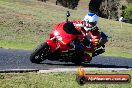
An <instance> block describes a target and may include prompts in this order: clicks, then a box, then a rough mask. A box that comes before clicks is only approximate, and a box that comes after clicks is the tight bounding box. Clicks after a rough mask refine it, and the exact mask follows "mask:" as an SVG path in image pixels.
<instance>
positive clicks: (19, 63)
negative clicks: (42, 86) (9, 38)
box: [0, 48, 132, 70]
mask: <svg viewBox="0 0 132 88" xmlns="http://www.w3.org/2000/svg"><path fill="white" fill-rule="evenodd" d="M30 53H31V51H27V50H13V49H3V48H0V70H13V69H20V70H21V69H36V70H48V69H54V68H77V67H78V66H76V65H74V64H73V63H70V62H68V63H65V62H58V61H48V60H46V61H44V62H43V63H41V64H34V63H31V62H30V60H29V57H30ZM84 67H87V68H126V69H131V68H132V58H123V57H106V56H96V57H94V58H93V60H92V61H91V63H89V64H85V65H84Z"/></svg>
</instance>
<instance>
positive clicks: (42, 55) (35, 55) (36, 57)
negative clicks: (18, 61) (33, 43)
mask: <svg viewBox="0 0 132 88" xmlns="http://www.w3.org/2000/svg"><path fill="white" fill-rule="evenodd" d="M49 54H50V52H49V46H48V44H47V43H46V42H45V43H42V44H40V45H39V46H38V47H37V48H36V49H35V50H34V51H33V52H32V53H31V56H30V61H31V62H32V63H37V64H39V63H41V62H42V61H44V60H46V59H47V58H48V57H49Z"/></svg>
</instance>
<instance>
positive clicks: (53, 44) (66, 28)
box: [30, 12, 104, 65]
mask: <svg viewBox="0 0 132 88" xmlns="http://www.w3.org/2000/svg"><path fill="white" fill-rule="evenodd" d="M69 16H70V13H69V12H67V14H66V20H67V21H66V22H61V23H59V24H57V25H55V26H54V27H53V30H52V32H51V33H50V38H49V39H48V40H46V42H44V43H42V44H41V45H39V46H38V47H37V48H36V49H35V50H34V51H33V52H32V53H31V56H30V61H31V62H32V63H41V62H42V61H44V60H46V59H48V60H52V61H56V60H57V61H64V62H73V63H75V64H77V65H78V64H81V63H82V62H87V61H85V60H84V59H83V57H84V54H85V53H84V51H85V50H84V46H85V44H84V43H85V42H84V40H85V41H87V40H86V39H87V38H85V37H84V36H83V34H82V32H81V31H79V30H77V29H76V28H75V26H74V24H73V22H72V21H68V17H69ZM103 52H104V51H99V50H96V51H95V52H93V57H94V56H97V55H98V54H100V53H103Z"/></svg>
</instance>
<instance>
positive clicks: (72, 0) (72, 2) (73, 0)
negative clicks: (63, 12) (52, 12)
mask: <svg viewBox="0 0 132 88" xmlns="http://www.w3.org/2000/svg"><path fill="white" fill-rule="evenodd" d="M78 2H79V0H56V5H58V4H60V5H62V6H64V7H67V8H70V9H75V8H76V7H77V5H78Z"/></svg>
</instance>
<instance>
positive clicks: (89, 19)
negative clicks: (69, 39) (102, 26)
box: [83, 13, 98, 31]
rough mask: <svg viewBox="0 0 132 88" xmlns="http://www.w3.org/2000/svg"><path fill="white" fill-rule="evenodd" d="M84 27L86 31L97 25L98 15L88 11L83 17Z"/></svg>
mask: <svg viewBox="0 0 132 88" xmlns="http://www.w3.org/2000/svg"><path fill="white" fill-rule="evenodd" d="M83 21H84V22H83V23H84V29H85V30H86V31H88V30H93V29H94V28H95V27H96V26H97V22H98V16H97V15H96V14H95V13H88V14H87V15H86V16H85V17H84V20H83Z"/></svg>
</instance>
